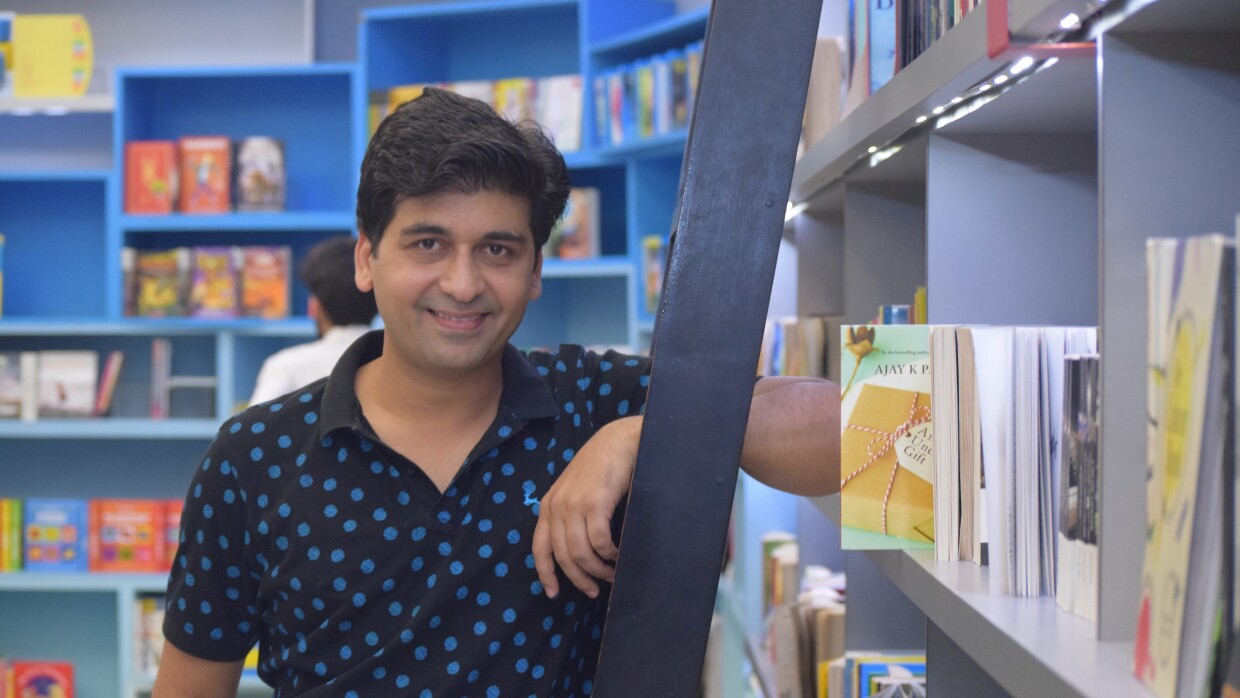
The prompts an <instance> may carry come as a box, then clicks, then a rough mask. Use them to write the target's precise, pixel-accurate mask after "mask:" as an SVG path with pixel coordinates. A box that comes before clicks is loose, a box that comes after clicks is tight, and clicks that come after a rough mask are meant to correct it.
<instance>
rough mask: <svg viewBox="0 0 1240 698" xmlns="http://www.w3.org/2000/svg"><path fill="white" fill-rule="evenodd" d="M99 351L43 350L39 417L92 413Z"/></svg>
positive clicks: (40, 372)
mask: <svg viewBox="0 0 1240 698" xmlns="http://www.w3.org/2000/svg"><path fill="white" fill-rule="evenodd" d="M98 380H99V355H98V354H97V353H95V352H94V351H90V350H78V349H67V350H45V351H41V352H39V411H38V414H39V417H91V416H93V415H94V413H95V392H96V388H97V386H98Z"/></svg>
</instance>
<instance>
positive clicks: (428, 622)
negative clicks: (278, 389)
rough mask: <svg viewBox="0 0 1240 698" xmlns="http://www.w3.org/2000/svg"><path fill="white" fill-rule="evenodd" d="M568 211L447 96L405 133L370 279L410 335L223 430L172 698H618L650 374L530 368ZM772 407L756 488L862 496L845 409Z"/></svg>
mask: <svg viewBox="0 0 1240 698" xmlns="http://www.w3.org/2000/svg"><path fill="white" fill-rule="evenodd" d="M567 192H568V178H567V173H566V169H565V166H564V161H563V158H562V157H561V156H560V155H559V154H558V153H557V152H556V151H555V149H554V147H553V146H552V145H551V144H550V142H549V141H547V139H546V138H545V137H544V136H543V135H542V134H541V133H540V132H538V131H537V130H536V129H525V128H520V127H517V126H515V125H513V124H510V123H508V122H507V121H504V120H503V119H502V118H500V117H498V116H497V115H496V114H495V113H494V112H493V111H492V110H491V108H490V107H489V106H487V105H485V104H483V103H481V102H477V101H475V100H470V99H466V98H463V97H459V96H456V95H453V94H450V93H446V92H442V91H439V90H433V89H431V90H427V91H426V93H425V94H424V95H423V96H422V97H420V98H418V99H416V100H414V101H412V102H410V103H408V104H406V105H404V106H402V107H401V108H400V109H398V110H396V111H395V112H394V113H393V114H392V115H391V116H389V117H388V118H387V119H385V120H384V122H383V123H382V124H381V125H380V126H379V129H378V131H377V132H376V134H375V136H374V138H373V139H372V141H371V143H370V146H369V147H368V149H367V153H366V157H365V160H364V162H363V164H362V177H361V183H360V186H359V189H358V225H359V228H360V230H361V232H362V235H361V236H360V237H359V238H358V241H357V245H356V250H355V258H354V259H355V264H356V281H357V285H358V288H360V289H362V290H364V291H369V290H373V291H374V294H375V299H376V301H377V304H378V307H379V313H380V315H381V316H382V318H383V321H384V326H385V329H384V330H383V331H377V332H373V333H370V334H367V335H365V336H363V337H362V338H361V339H359V340H358V341H357V342H356V343H354V344H353V346H351V347H350V348H349V350H348V351H346V352H345V354H344V356H342V357H341V359H340V361H339V363H338V364H337V365H336V367H335V368H334V369H333V371H332V374H331V376H330V377H328V378H327V379H325V380H322V381H318V382H316V383H313V384H311V385H309V386H307V387H306V388H304V389H302V390H299V391H297V392H295V393H293V394H291V395H289V396H287V397H284V398H282V399H280V400H277V401H274V402H272V403H269V404H264V405H260V406H257V407H255V408H251V409H250V410H248V411H246V412H245V413H243V414H241V415H239V416H237V417H236V418H234V419H232V420H229V421H228V422H227V423H225V425H224V426H223V427H222V428H221V432H220V435H219V437H217V439H216V440H215V442H214V443H213V444H212V445H211V447H210V449H209V450H208V452H207V455H206V457H205V459H204V460H203V462H202V464H201V467H200V468H198V470H197V471H196V473H195V476H194V482H193V483H192V484H191V489H190V493H189V495H188V497H187V499H186V508H185V513H184V515H183V519H182V534H181V537H182V543H181V546H180V549H179V550H178V552H177V556H176V561H175V564H174V568H173V572H172V577H171V580H170V582H169V588H168V609H167V615H166V617H165V624H164V633H165V635H166V637H167V641H168V642H167V644H166V646H165V650H164V654H163V659H162V663H161V666H160V672H159V676H158V678H157V680H156V684H155V689H154V695H155V696H156V698H164V697H165V696H208V695H210V696H214V695H225V694H231V692H232V691H234V690H235V687H236V683H237V680H238V676H239V673H240V667H241V662H242V658H243V657H244V655H245V654H246V651H247V650H248V649H249V648H250V647H251V646H253V645H254V644H255V643H258V645H259V647H260V654H261V660H260V668H259V673H260V675H261V676H262V678H263V679H264V680H265V681H266V682H267V683H269V684H271V685H273V686H275V687H276V695H277V696H287V695H306V696H373V695H380V696H387V695H401V696H406V695H408V696H449V695H450V696H460V695H470V696H475V695H476V696H517V695H519V696H529V695H535V696H540V697H541V696H561V695H562V696H582V695H587V694H589V693H590V692H591V691H592V689H593V685H592V681H593V675H594V668H595V664H596V662H597V658H598V651H599V647H598V643H599V638H600V636H601V634H602V622H603V613H604V612H605V609H606V605H605V594H603V592H604V591H605V588H606V587H604V586H600V584H599V581H600V580H601V581H603V582H606V581H608V580H610V579H611V565H610V561H611V560H613V559H614V557H615V546H614V543H613V542H612V539H611V535H610V526H609V522H610V518H611V516H612V514H613V511H614V510H615V507H616V504H617V502H618V501H619V498H620V497H621V496H622V494H623V493H624V491H625V490H626V489H627V487H628V483H629V477H630V474H631V472H632V467H633V457H634V454H635V452H636V448H637V436H638V433H639V431H640V425H641V421H640V420H641V417H640V415H641V412H642V409H643V406H644V404H645V398H646V387H647V382H648V376H649V373H648V370H649V360H648V359H645V358H640V357H633V356H625V355H622V354H618V353H615V352H608V353H605V354H596V353H593V352H587V351H585V350H584V349H582V348H580V347H574V346H564V347H561V348H560V350H559V351H558V352H556V353H555V354H548V353H541V352H534V353H530V354H528V355H523V354H522V353H521V352H518V351H517V350H516V349H514V348H512V347H511V346H510V345H508V343H507V342H508V339H509V337H511V335H512V333H513V332H514V331H515V330H516V328H517V326H518V324H519V323H520V322H521V318H522V315H523V314H524V312H525V308H526V305H527V304H528V303H529V302H530V301H532V300H535V299H537V298H538V296H539V294H540V293H541V290H542V282H541V279H540V272H541V267H542V258H541V255H540V248H541V247H542V244H543V243H544V242H545V241H546V239H547V236H548V235H549V233H550V230H551V227H552V225H553V223H554V222H555V220H556V219H557V217H559V216H560V215H561V213H562V211H563V208H564V201H565V199H566V197H567ZM754 394H755V397H754V409H753V416H752V417H751V420H750V424H749V427H748V430H747V432H746V442H745V448H744V452H743V458H744V463H745V467H746V468H747V470H749V472H750V473H751V474H753V475H755V476H757V477H758V478H759V479H763V480H764V481H766V482H768V483H769V484H772V485H774V486H777V487H784V488H786V489H791V490H794V491H799V492H803V493H807V494H820V493H825V492H828V491H832V490H835V489H837V488H838V483H839V474H838V472H839V465H838V434H839V426H838V397H837V396H838V389H837V387H836V386H834V385H832V384H830V383H826V382H823V381H798V380H789V381H773V380H769V379H764V380H761V381H759V382H758V383H757V387H756V389H755V391H754ZM630 544H631V545H641V544H642V543H641V541H634V542H632V543H630ZM557 565H558V566H559V569H560V570H561V571H562V572H563V575H564V578H563V579H560V578H558V577H557V570H556V566H557Z"/></svg>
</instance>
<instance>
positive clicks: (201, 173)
mask: <svg viewBox="0 0 1240 698" xmlns="http://www.w3.org/2000/svg"><path fill="white" fill-rule="evenodd" d="M177 149H178V151H179V152H180V161H181V181H180V189H181V197H180V198H181V212H182V213H228V211H229V210H230V209H231V207H232V142H231V141H230V140H228V138H227V137H226V136H186V137H183V138H182V139H181V140H180V141H179V142H178V143H177Z"/></svg>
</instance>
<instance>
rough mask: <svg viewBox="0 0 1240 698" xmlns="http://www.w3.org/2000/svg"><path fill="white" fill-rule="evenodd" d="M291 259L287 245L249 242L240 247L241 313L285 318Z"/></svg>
mask: <svg viewBox="0 0 1240 698" xmlns="http://www.w3.org/2000/svg"><path fill="white" fill-rule="evenodd" d="M291 258H292V251H291V250H290V248H288V247H287V246H258V245H251V246H247V247H243V248H242V249H241V267H240V285H241V306H240V311H241V313H240V314H241V315H242V316H244V317H261V318H268V319H279V318H286V317H288V314H289V290H290V286H289V276H290V267H291V265H292V262H291Z"/></svg>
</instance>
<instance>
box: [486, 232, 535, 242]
mask: <svg viewBox="0 0 1240 698" xmlns="http://www.w3.org/2000/svg"><path fill="white" fill-rule="evenodd" d="M484 237H485V239H487V240H495V241H498V242H525V241H526V239H527V238H526V236H524V235H521V234H520V233H514V232H512V231H510V230H492V231H491V232H489V233H487V234H486V235H485V236H484Z"/></svg>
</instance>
